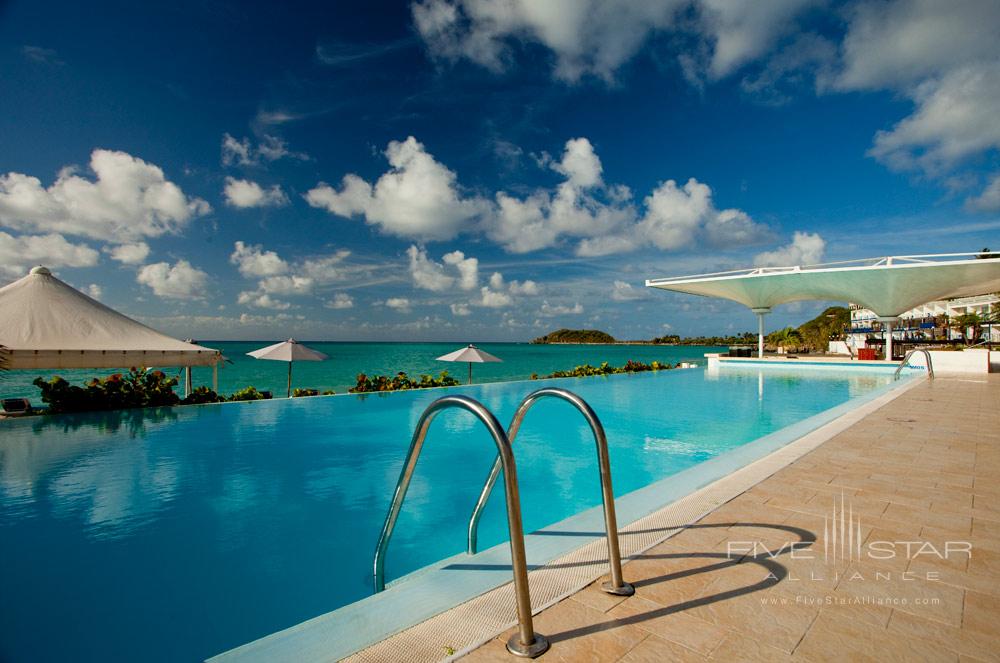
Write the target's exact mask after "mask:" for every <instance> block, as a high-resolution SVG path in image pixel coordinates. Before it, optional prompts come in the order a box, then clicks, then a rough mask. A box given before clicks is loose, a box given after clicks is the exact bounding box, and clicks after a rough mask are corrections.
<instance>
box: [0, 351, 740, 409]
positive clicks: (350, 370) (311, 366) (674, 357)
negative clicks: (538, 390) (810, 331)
mask: <svg viewBox="0 0 1000 663" xmlns="http://www.w3.org/2000/svg"><path fill="white" fill-rule="evenodd" d="M276 342H277V341H199V343H200V344H201V345H204V346H206V347H209V348H215V349H218V350H221V351H222V353H223V355H224V356H225V357H226V358H227V359H228V360H229V361H227V362H226V363H225V364H223V365H222V366H221V367H220V369H219V391H220V393H223V394H231V393H233V392H234V391H237V390H239V389H242V388H244V387H247V386H251V385H252V386H254V387H256V388H257V389H259V390H261V391H270V392H272V393H273V394H274V395H275V397H279V396H284V394H285V386H286V383H287V379H288V365H287V364H286V363H285V362H282V361H267V360H260V359H254V358H253V357H248V356H247V355H246V353H247V352H250V351H251V350H256V349H258V348H262V347H265V346H267V345H271V344H272V343H276ZM303 343H305V344H306V345H308V346H309V347H311V348H315V349H316V350H319V351H320V352H323V353H325V354H327V355H329V356H330V359H328V360H327V361H322V362H295V364H294V366H293V367H292V387H293V388H295V387H301V388H311V389H319V390H320V391H324V390H328V389H333V390H334V391H336V392H337V393H338V394H340V393H345V392H347V390H348V388H350V387H352V386H354V384H355V381H356V376H357V375H358V373H367V374H369V375H376V374H377V375H395V374H396V373H397V372H399V371H405V372H406V373H408V374H409V375H410V376H411V377H413V376H419V375H421V374H424V373H431V374H433V375H435V376H436V375H438V374H439V373H440V372H441V371H442V370H447V371H448V374H449V375H452V376H454V377H455V378H457V379H459V380H460V381H461V382H463V383H464V382H465V381H466V379H467V377H468V365H467V364H458V363H450V362H442V361H436V360H435V357H439V356H441V355H443V354H446V353H448V352H451V351H452V350H456V349H458V348H460V347H461V344H458V343H343V342H341V343H327V342H309V341H303ZM477 346H478V347H480V348H482V349H483V350H485V351H487V352H489V353H490V354H493V355H496V356H497V357H499V358H500V359H502V360H503V361H502V362H501V363H489V364H474V365H473V369H472V370H473V380H474V381H475V382H501V381H505V380H524V379H527V378H529V377H531V374H532V373H538V374H539V375H545V374H547V373H552V372H553V371H560V370H568V369H571V368H573V367H574V366H579V365H580V364H588V363H589V364H593V365H595V366H596V365H597V364H600V363H601V362H602V361H606V362H608V363H610V364H611V365H613V366H620V365H622V364H624V363H625V362H626V361H628V360H629V359H633V360H635V361H641V362H644V363H647V364H648V363H649V362H651V361H653V360H656V361H659V362H668V363H670V364H676V363H677V362H680V361H699V360H701V361H703V360H704V354H705V353H706V352H720V351H724V350H725V348H718V347H710V346H704V345H681V346H663V345H659V346H657V345H532V344H530V343H483V344H477ZM156 368H159V369H160V370H162V371H164V372H165V373H167V374H168V375H176V376H177V377H178V378H179V379H180V381H181V385H183V378H182V375H181V371H180V369H178V368H176V367H169V366H157V367H156ZM125 370H127V367H125ZM116 372H121V371H117V370H104V369H101V370H63V371H34V370H32V371H3V372H0V397H2V398H28V399H30V400H31V402H32V405H36V406H38V405H42V403H41V398H40V396H39V391H38V387H36V386H34V385H33V384H32V381H33V380H34V379H35V378H36V377H39V376H41V377H45V378H48V377H51V376H54V375H61V376H62V377H63V378H65V379H66V380H68V381H69V382H70V383H71V384H76V385H82V384H83V383H84V382H86V381H87V380H89V379H90V378H93V377H103V376H105V375H111V374H112V373H116ZM193 380H194V385H195V386H198V385H206V386H208V387H211V386H212V369H211V368H200V367H199V368H195V369H194V373H193ZM181 385H179V386H178V388H177V391H178V393H179V394H181V393H183V392H182V388H183V387H182V386H181Z"/></svg>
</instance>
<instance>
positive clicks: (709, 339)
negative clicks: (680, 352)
mask: <svg viewBox="0 0 1000 663" xmlns="http://www.w3.org/2000/svg"><path fill="white" fill-rule="evenodd" d="M756 339H757V335H756V334H754V333H752V332H743V333H742V334H739V335H736V336H685V337H683V338H682V337H681V336H680V335H678V334H666V335H664V336H658V337H656V338H654V339H652V340H650V341H649V342H650V343H652V344H653V345H741V344H746V343H756Z"/></svg>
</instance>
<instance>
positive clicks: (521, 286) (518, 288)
mask: <svg viewBox="0 0 1000 663" xmlns="http://www.w3.org/2000/svg"><path fill="white" fill-rule="evenodd" d="M509 290H510V294H512V295H529V296H534V295H537V294H538V293H539V292H540V291H541V288H539V287H538V284H537V283H535V282H534V281H531V280H528V281H523V282H522V281H511V282H510V287H509Z"/></svg>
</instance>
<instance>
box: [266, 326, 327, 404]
mask: <svg viewBox="0 0 1000 663" xmlns="http://www.w3.org/2000/svg"><path fill="white" fill-rule="evenodd" d="M247 354H248V355H250V356H251V357H254V358H255V359H271V360H273V361H287V362H288V397H289V398H291V397H292V362H293V361H325V360H327V359H329V358H330V357H329V356H327V355H325V354H323V353H322V352H319V351H318V350H313V349H312V348H308V347H306V346H304V345H302V344H301V343H299V342H298V341H296V340H295V339H294V338H290V339H288V340H287V341H282V342H281V343H275V344H274V345H269V346H267V347H266V348H261V349H260V350H254V351H253V352H248V353H247Z"/></svg>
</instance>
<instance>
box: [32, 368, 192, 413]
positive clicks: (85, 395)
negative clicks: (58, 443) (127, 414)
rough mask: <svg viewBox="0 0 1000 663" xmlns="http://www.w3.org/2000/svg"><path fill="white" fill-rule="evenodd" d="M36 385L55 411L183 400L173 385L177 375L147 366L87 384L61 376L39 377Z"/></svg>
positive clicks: (147, 404)
mask: <svg viewBox="0 0 1000 663" xmlns="http://www.w3.org/2000/svg"><path fill="white" fill-rule="evenodd" d="M34 385H35V386H36V387H38V388H39V389H40V390H41V392H42V402H43V403H46V404H47V405H48V406H49V412H52V413H58V412H86V411H90V410H122V409H126V408H135V407H157V406H163V405H176V404H177V403H179V402H180V398H178V396H177V394H175V393H174V389H173V388H174V387H175V386H176V385H177V380H176V378H170V377H167V376H166V375H165V374H164V373H163V371H149V370H146V369H145V368H132V369H131V370H130V371H129V372H128V373H127V374H126V375H122V374H121V373H115V374H113V375H109V376H108V377H106V378H94V379H92V380H90V381H89V382H87V383H86V384H85V385H84V386H83V387H77V386H75V385H71V384H70V383H69V382H67V381H66V380H64V379H63V378H61V377H59V376H56V377H53V378H52V379H50V380H48V381H46V380H44V379H42V378H35V381H34Z"/></svg>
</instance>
